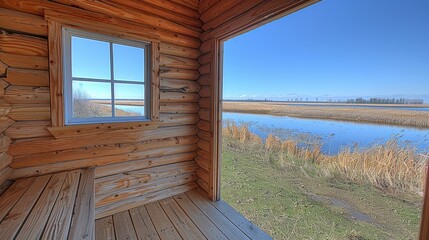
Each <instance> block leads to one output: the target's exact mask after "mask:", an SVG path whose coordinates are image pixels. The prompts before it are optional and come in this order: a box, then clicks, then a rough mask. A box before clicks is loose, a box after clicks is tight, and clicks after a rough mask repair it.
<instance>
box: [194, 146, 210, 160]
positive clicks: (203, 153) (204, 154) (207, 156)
mask: <svg viewBox="0 0 429 240" xmlns="http://www.w3.org/2000/svg"><path fill="white" fill-rule="evenodd" d="M196 154H197V156H200V157H202V158H204V159H207V161H208V160H209V159H210V153H209V152H207V151H205V150H203V149H201V148H200V149H198V150H197V151H196Z"/></svg>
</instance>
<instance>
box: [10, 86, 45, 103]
mask: <svg viewBox="0 0 429 240" xmlns="http://www.w3.org/2000/svg"><path fill="white" fill-rule="evenodd" d="M3 98H4V100H6V101H8V102H9V103H11V104H21V103H24V104H34V103H37V104H39V103H41V104H49V102H50V95H49V88H48V87H27V86H9V87H8V88H6V90H5V92H4V96H3Z"/></svg>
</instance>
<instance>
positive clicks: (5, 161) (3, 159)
mask: <svg viewBox="0 0 429 240" xmlns="http://www.w3.org/2000/svg"><path fill="white" fill-rule="evenodd" d="M12 158H13V157H12V156H10V155H9V154H7V153H0V169H3V168H5V167H7V166H9V164H10V163H11V162H12Z"/></svg>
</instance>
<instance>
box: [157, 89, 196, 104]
mask: <svg viewBox="0 0 429 240" xmlns="http://www.w3.org/2000/svg"><path fill="white" fill-rule="evenodd" d="M198 99H200V95H198V93H181V92H166V91H161V92H160V100H159V101H160V102H161V103H195V102H198Z"/></svg>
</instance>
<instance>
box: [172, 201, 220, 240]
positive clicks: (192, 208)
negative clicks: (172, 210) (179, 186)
mask: <svg viewBox="0 0 429 240" xmlns="http://www.w3.org/2000/svg"><path fill="white" fill-rule="evenodd" d="M173 198H174V200H176V202H177V203H178V204H179V205H180V207H181V208H182V209H183V210H184V211H185V212H186V214H187V215H188V216H189V217H190V218H191V219H192V221H193V222H194V223H195V225H196V226H197V227H198V228H199V229H200V231H201V232H202V233H203V234H204V236H206V237H207V238H208V239H228V238H227V237H226V236H225V234H223V233H222V232H221V231H220V230H219V228H217V227H216V225H214V224H213V223H212V222H211V221H210V219H208V218H207V217H206V215H205V214H204V213H203V212H202V211H201V210H200V209H199V208H198V207H197V206H196V205H195V204H194V203H193V202H192V201H191V200H190V199H189V198H188V196H186V194H179V195H177V196H174V197H173Z"/></svg>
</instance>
